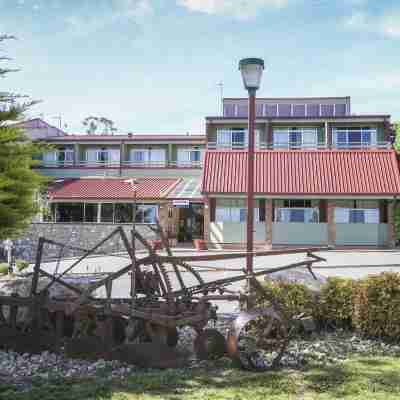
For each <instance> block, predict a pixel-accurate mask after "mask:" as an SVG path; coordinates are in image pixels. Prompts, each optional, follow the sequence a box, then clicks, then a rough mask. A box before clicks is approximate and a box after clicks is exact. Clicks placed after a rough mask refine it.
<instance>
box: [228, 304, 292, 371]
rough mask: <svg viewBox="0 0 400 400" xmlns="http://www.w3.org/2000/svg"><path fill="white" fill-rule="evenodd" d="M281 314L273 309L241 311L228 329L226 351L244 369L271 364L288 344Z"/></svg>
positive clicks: (272, 364)
mask: <svg viewBox="0 0 400 400" xmlns="http://www.w3.org/2000/svg"><path fill="white" fill-rule="evenodd" d="M288 341H289V335H288V330H287V326H286V323H285V322H284V320H283V318H282V317H281V316H280V315H279V314H278V313H277V312H276V311H275V310H274V309H273V308H266V309H258V310H253V311H246V312H241V313H240V314H239V316H238V318H237V319H236V320H235V321H234V322H233V325H232V328H231V329H230V331H229V333H228V340H227V342H228V354H229V356H230V357H231V358H233V359H235V360H237V361H239V363H240V364H241V366H242V367H243V368H245V369H247V370H253V371H265V370H267V369H272V368H275V367H277V366H278V365H279V362H280V360H281V358H282V356H283V353H284V351H285V349H286V347H287V345H288Z"/></svg>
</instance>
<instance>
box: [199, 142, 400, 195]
mask: <svg viewBox="0 0 400 400" xmlns="http://www.w3.org/2000/svg"><path fill="white" fill-rule="evenodd" d="M246 163H247V152H246V151H208V152H207V153H206V155H205V160H204V175H203V182H202V192H203V193H205V194H211V193H244V192H246V191H247V184H246V173H247V172H246V171H247V166H246ZM255 163H256V164H255V174H254V175H255V192H256V193H263V194H271V195H288V196H292V195H396V194H400V173H399V167H398V164H397V158H396V153H395V152H394V151H393V150H348V151H346V150H320V151H315V150H309V151H305V150H303V151H302V150H300V151H299V150H291V151H290V150H286V151H281V150H271V151H258V152H256V153H255Z"/></svg>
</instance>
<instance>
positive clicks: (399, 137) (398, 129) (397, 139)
mask: <svg viewBox="0 0 400 400" xmlns="http://www.w3.org/2000/svg"><path fill="white" fill-rule="evenodd" d="M393 130H394V148H395V149H396V150H397V151H400V122H395V123H394V124H393Z"/></svg>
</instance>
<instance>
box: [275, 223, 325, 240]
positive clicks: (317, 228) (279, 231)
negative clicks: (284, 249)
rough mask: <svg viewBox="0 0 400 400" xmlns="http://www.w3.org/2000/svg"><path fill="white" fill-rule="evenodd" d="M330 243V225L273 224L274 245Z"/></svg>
mask: <svg viewBox="0 0 400 400" xmlns="http://www.w3.org/2000/svg"><path fill="white" fill-rule="evenodd" d="M327 242H328V225H327V224H324V223H320V224H302V223H291V224H286V223H280V222H275V223H273V224H272V244H287V245H301V244H312V245H326V243H327Z"/></svg>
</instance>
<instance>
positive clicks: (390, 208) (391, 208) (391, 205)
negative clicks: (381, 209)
mask: <svg viewBox="0 0 400 400" xmlns="http://www.w3.org/2000/svg"><path fill="white" fill-rule="evenodd" d="M395 210H396V206H395V202H394V201H389V202H388V205H387V217H388V220H387V225H388V240H387V246H388V247H389V248H390V249H393V248H395V247H396V230H395V226H394V217H395Z"/></svg>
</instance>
